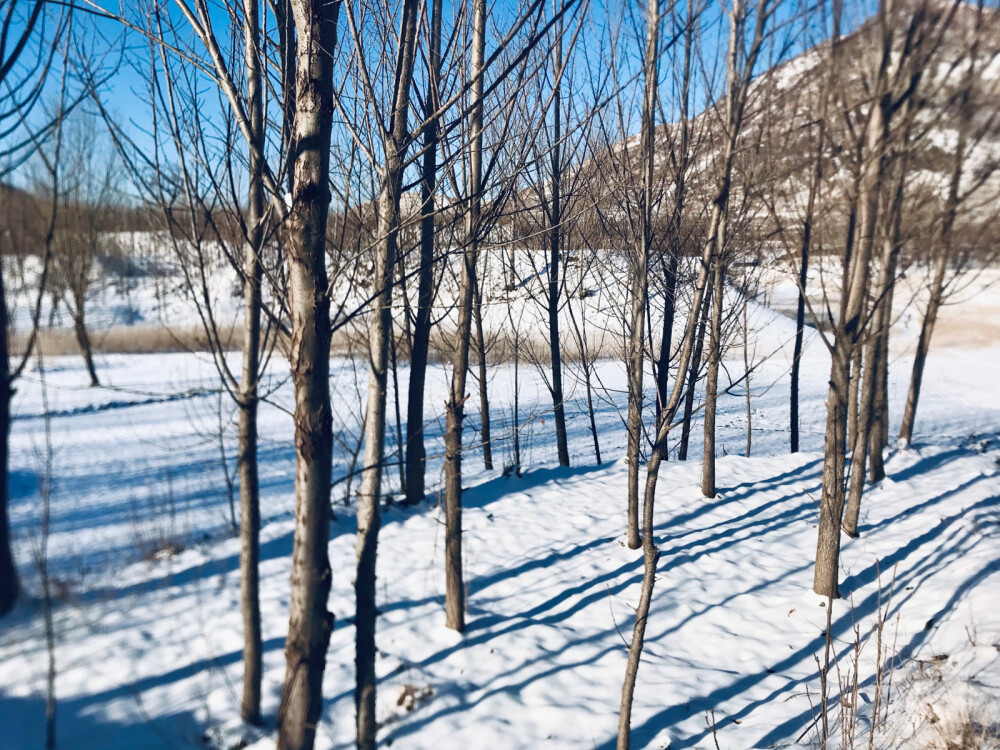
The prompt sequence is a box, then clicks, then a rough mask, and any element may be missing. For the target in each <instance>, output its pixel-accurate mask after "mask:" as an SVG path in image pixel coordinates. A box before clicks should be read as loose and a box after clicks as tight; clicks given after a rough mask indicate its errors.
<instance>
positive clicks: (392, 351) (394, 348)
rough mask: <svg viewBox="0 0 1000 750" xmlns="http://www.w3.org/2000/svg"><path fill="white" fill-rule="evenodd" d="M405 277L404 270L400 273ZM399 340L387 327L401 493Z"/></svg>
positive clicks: (403, 480) (403, 481)
mask: <svg viewBox="0 0 1000 750" xmlns="http://www.w3.org/2000/svg"><path fill="white" fill-rule="evenodd" d="M401 276H403V277H405V272H404V273H403V274H401ZM402 296H403V297H405V296H406V288H405V286H404V288H403V289H402ZM398 347H399V342H398V340H397V334H396V328H395V326H393V325H390V327H389V364H390V366H391V367H392V402H393V408H394V410H395V414H396V466H397V468H398V469H399V492H400V494H402V493H403V492H404V491H405V489H406V461H404V460H403V458H404V457H403V415H402V412H401V411H400V407H399V366H398V363H397V359H398V356H397V355H398Z"/></svg>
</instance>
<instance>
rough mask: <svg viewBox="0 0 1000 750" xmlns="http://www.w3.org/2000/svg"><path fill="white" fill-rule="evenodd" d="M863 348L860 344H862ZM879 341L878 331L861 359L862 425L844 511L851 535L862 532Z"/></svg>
mask: <svg viewBox="0 0 1000 750" xmlns="http://www.w3.org/2000/svg"><path fill="white" fill-rule="evenodd" d="M859 348H860V347H859ZM878 349H879V346H878V341H877V339H876V337H875V335H874V334H873V335H871V336H869V339H868V341H867V342H866V343H865V347H864V355H863V356H862V359H861V363H862V367H863V369H864V373H863V374H862V372H861V370H859V371H858V373H857V376H856V380H857V381H858V382H859V383H860V384H861V385H860V386H859V389H858V390H859V392H860V403H859V404H858V426H857V433H856V434H855V436H854V445H853V450H852V453H851V471H850V477H849V478H848V494H847V507H846V509H845V511H844V520H843V523H842V526H843V530H844V532H845V533H846V534H847V535H848V536H852V537H856V536H857V535H858V517H859V514H860V512H861V495H862V494H863V493H864V489H865V459H866V457H867V456H868V443H869V441H870V440H871V437H872V421H873V418H874V412H873V407H874V402H875V388H876V384H877V381H878V369H879V362H878Z"/></svg>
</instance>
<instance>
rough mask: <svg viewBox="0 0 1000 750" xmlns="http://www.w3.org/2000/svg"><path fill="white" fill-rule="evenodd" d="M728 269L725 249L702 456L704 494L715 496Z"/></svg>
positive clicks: (717, 283) (715, 275) (716, 290)
mask: <svg viewBox="0 0 1000 750" xmlns="http://www.w3.org/2000/svg"><path fill="white" fill-rule="evenodd" d="M723 282H724V271H723V261H722V257H721V252H720V253H717V254H716V259H715V267H714V268H713V269H712V326H711V332H710V334H709V349H708V375H707V376H706V378H705V433H704V435H705V437H704V443H703V446H702V459H701V494H702V495H704V496H705V497H715V411H716V404H717V403H718V392H719V364H720V362H721V361H722V296H723Z"/></svg>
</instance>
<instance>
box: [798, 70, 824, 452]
mask: <svg viewBox="0 0 1000 750" xmlns="http://www.w3.org/2000/svg"><path fill="white" fill-rule="evenodd" d="M831 67H832V66H831ZM832 76H833V71H832V70H831V73H830V77H831V79H832ZM828 88H829V87H828ZM829 101H830V98H829V94H828V93H827V92H824V94H823V106H822V113H821V116H820V120H819V135H818V137H817V138H816V161H815V162H813V173H812V180H811V181H810V183H809V197H808V198H807V200H806V216H805V223H804V224H803V226H802V245H801V247H800V248H799V294H798V300H797V302H796V306H795V347H794V351H793V354H792V372H791V392H790V398H789V431H790V434H791V452H792V453H798V452H799V373H800V372H801V368H802V346H803V343H804V341H803V340H804V338H805V326H806V285H807V283H808V280H809V255H810V253H811V251H812V230H813V220H814V218H815V214H816V198H817V197H818V195H819V188H820V185H821V184H822V181H823V155H824V154H823V149H824V147H825V143H826V113H827V111H828V103H829Z"/></svg>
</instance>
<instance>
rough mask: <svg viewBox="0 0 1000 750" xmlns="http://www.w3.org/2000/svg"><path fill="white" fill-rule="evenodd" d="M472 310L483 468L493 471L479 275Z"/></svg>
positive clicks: (488, 391)
mask: <svg viewBox="0 0 1000 750" xmlns="http://www.w3.org/2000/svg"><path fill="white" fill-rule="evenodd" d="M472 312H473V316H474V317H475V322H476V336H475V340H476V365H477V368H478V370H479V377H478V379H477V385H478V386H479V414H480V417H481V418H482V427H481V432H480V434H481V436H482V446H483V468H484V469H486V471H493V435H492V430H491V428H490V390H489V374H488V371H487V368H486V336H485V334H484V333H483V293H482V289H481V288H480V286H479V276H478V274H477V276H476V283H475V285H474V288H473V296H472Z"/></svg>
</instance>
